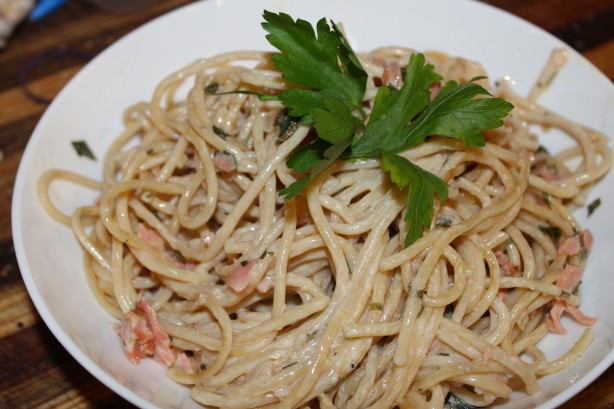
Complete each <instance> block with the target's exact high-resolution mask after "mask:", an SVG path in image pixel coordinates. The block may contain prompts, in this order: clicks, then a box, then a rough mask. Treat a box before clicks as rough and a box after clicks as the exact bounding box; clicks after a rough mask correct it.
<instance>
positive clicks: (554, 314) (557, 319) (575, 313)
mask: <svg viewBox="0 0 614 409" xmlns="http://www.w3.org/2000/svg"><path fill="white" fill-rule="evenodd" d="M589 234H590V233H589ZM576 236H577V235H576ZM571 237H574V236H571ZM591 237H592V236H591ZM578 241H579V238H578ZM591 244H592V242H591ZM581 279H582V269H581V268H580V267H578V266H574V265H573V264H567V265H565V267H564V268H563V270H561V272H560V273H559V276H558V277H557V279H556V285H557V286H558V287H560V288H561V290H563V291H565V292H567V293H572V292H573V291H574V290H575V289H576V288H577V287H578V285H579V284H580V280H581ZM565 311H567V313H569V315H571V317H572V318H573V319H574V320H576V321H577V322H578V323H580V324H581V325H584V326H586V327H590V326H592V325H595V323H596V322H597V319H596V318H593V317H589V316H587V315H584V314H583V313H582V312H581V311H580V310H579V309H578V308H576V307H574V306H573V305H569V304H568V303H567V301H565V300H561V299H557V300H554V301H552V309H551V310H550V316H549V317H548V318H547V319H546V325H547V326H548V330H549V331H550V332H555V333H557V334H566V333H567V331H566V330H565V328H564V327H563V325H562V324H561V317H562V316H563V313H564V312H565Z"/></svg>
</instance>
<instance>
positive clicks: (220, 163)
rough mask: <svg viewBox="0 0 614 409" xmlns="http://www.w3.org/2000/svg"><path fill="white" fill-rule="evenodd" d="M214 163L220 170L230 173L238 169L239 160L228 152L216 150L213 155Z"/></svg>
mask: <svg viewBox="0 0 614 409" xmlns="http://www.w3.org/2000/svg"><path fill="white" fill-rule="evenodd" d="M213 164H214V165H215V167H216V168H218V169H219V170H220V171H222V172H225V173H230V172H233V171H235V170H237V160H236V159H235V157H234V156H232V155H231V154H229V153H226V152H216V153H215V155H214V156H213Z"/></svg>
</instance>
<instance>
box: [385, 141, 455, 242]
mask: <svg viewBox="0 0 614 409" xmlns="http://www.w3.org/2000/svg"><path fill="white" fill-rule="evenodd" d="M381 166H382V170H384V171H386V172H389V173H390V179H391V180H392V182H393V183H394V184H395V185H397V186H398V187H399V189H405V188H409V193H408V198H407V203H408V204H407V211H406V212H405V217H404V218H405V221H406V222H407V223H408V226H409V231H408V232H407V236H405V245H406V246H408V245H410V244H412V243H413V242H415V241H416V240H418V239H419V238H420V237H422V231H423V230H424V228H425V227H429V226H430V225H431V220H432V219H433V214H434V209H433V196H434V195H437V197H438V198H439V202H440V203H443V202H445V201H446V199H447V197H448V186H447V185H446V183H445V182H444V181H443V180H441V179H439V178H438V177H437V176H435V175H433V174H432V173H430V172H428V171H426V170H424V169H422V168H421V167H419V166H417V165H415V164H413V163H411V162H410V161H409V160H407V159H405V158H404V157H403V156H400V155H395V154H392V153H388V152H383V154H382V163H381Z"/></svg>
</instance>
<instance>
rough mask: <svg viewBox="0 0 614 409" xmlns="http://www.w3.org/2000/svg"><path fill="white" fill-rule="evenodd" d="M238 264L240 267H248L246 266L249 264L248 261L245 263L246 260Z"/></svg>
mask: <svg viewBox="0 0 614 409" xmlns="http://www.w3.org/2000/svg"><path fill="white" fill-rule="evenodd" d="M240 264H241V267H245V266H246V265H248V264H249V261H247V260H242V261H241V263H240Z"/></svg>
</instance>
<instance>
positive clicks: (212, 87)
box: [205, 82, 220, 94]
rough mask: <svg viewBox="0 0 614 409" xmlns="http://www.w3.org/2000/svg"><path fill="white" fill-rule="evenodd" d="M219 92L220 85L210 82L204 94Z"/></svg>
mask: <svg viewBox="0 0 614 409" xmlns="http://www.w3.org/2000/svg"><path fill="white" fill-rule="evenodd" d="M219 90H220V84H219V83H217V82H212V83H211V84H209V85H207V86H206V87H205V92H206V93H207V94H216V93H217V92H218V91H219Z"/></svg>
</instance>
